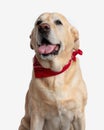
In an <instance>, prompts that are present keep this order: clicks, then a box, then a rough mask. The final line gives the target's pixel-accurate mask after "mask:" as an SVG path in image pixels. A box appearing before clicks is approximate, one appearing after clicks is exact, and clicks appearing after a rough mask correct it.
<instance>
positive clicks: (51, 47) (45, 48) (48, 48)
mask: <svg viewBox="0 0 104 130" xmlns="http://www.w3.org/2000/svg"><path fill="white" fill-rule="evenodd" d="M55 48H56V45H45V44H44V45H41V46H40V47H39V48H38V52H39V53H40V54H49V53H51V52H53V51H54V50H55Z"/></svg>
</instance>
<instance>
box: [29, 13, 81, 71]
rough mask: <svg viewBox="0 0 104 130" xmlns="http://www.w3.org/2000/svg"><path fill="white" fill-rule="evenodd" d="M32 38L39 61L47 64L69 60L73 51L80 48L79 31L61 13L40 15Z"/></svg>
mask: <svg viewBox="0 0 104 130" xmlns="http://www.w3.org/2000/svg"><path fill="white" fill-rule="evenodd" d="M30 38H31V48H32V49H34V50H35V52H36V56H37V57H38V59H39V60H41V61H45V62H48V61H51V62H52V61H55V60H56V59H57V60H59V62H63V60H64V61H65V59H66V58H68V60H69V57H70V55H71V53H72V51H73V49H77V48H78V46H79V44H78V40H79V38H78V32H77V30H76V29H75V28H74V27H72V25H71V24H70V23H69V22H68V21H67V19H66V18H65V17H64V16H63V15H61V14H59V13H44V14H42V15H40V16H39V17H38V19H37V20H36V22H35V27H34V29H33V31H32V34H31V35H30ZM66 62H67V61H66ZM57 63H58V61H57ZM63 63H64V62H63ZM60 69H61V68H60Z"/></svg>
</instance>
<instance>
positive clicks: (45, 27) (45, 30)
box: [38, 23, 50, 33]
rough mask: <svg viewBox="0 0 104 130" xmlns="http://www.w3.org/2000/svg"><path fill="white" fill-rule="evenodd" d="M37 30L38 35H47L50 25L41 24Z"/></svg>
mask: <svg viewBox="0 0 104 130" xmlns="http://www.w3.org/2000/svg"><path fill="white" fill-rule="evenodd" d="M38 30H39V32H40V33H49V32H50V25H49V24H47V23H42V24H40V25H39V26H38Z"/></svg>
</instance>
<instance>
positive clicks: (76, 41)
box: [71, 27, 79, 50]
mask: <svg viewBox="0 0 104 130" xmlns="http://www.w3.org/2000/svg"><path fill="white" fill-rule="evenodd" d="M71 32H72V35H73V37H74V48H73V49H75V50H77V49H78V48H79V32H78V31H77V29H76V28H75V27H72V28H71Z"/></svg>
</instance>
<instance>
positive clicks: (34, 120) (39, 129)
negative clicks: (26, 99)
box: [30, 113, 44, 130]
mask: <svg viewBox="0 0 104 130" xmlns="http://www.w3.org/2000/svg"><path fill="white" fill-rule="evenodd" d="M43 126H44V119H43V118H42V117H40V116H39V115H38V114H37V113H35V114H32V115H31V122H30V130H43Z"/></svg>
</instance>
